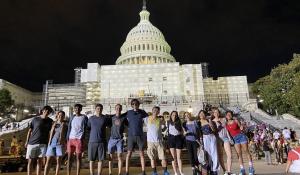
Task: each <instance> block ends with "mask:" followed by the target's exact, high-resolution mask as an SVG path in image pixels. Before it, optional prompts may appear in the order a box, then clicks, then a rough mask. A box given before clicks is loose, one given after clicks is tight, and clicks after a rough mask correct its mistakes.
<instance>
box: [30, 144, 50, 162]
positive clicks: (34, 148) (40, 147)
mask: <svg viewBox="0 0 300 175" xmlns="http://www.w3.org/2000/svg"><path fill="white" fill-rule="evenodd" d="M46 151H47V145H46V144H33V145H27V152H26V159H36V158H43V157H45V156H46Z"/></svg>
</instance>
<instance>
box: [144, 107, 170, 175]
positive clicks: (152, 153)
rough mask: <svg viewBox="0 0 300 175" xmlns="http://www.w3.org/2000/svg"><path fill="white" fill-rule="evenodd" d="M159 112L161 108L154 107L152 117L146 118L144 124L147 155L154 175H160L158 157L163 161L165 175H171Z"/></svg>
mask: <svg viewBox="0 0 300 175" xmlns="http://www.w3.org/2000/svg"><path fill="white" fill-rule="evenodd" d="M159 112H160V108H159V107H158V106H154V107H153V108H152V116H149V117H146V118H144V123H145V125H146V127H147V145H148V148H147V154H148V157H149V158H150V160H151V167H152V169H153V173H152V175H158V173H157V170H156V159H157V157H158V158H159V160H161V166H162V167H163V169H164V173H163V175H169V174H170V173H169V172H168V171H167V161H166V156H165V150H164V146H163V136H162V125H163V121H162V120H161V119H160V118H159V117H158V115H159Z"/></svg>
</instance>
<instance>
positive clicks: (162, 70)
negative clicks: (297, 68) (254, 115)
mask: <svg viewBox="0 0 300 175" xmlns="http://www.w3.org/2000/svg"><path fill="white" fill-rule="evenodd" d="M139 15H140V22H139V23H138V24H137V25H136V26H135V27H134V28H133V29H131V30H130V32H129V33H128V35H127V37H126V40H125V42H124V43H123V45H122V46H121V49H120V51H121V55H120V56H119V58H117V59H116V64H115V65H100V64H99V63H87V68H86V69H82V68H76V69H75V83H72V84H47V85H46V86H45V91H44V92H45V103H47V104H49V105H51V106H53V107H55V108H56V109H59V108H60V109H61V108H63V107H68V106H72V105H73V104H74V103H82V104H83V105H84V106H86V109H93V105H94V104H95V103H102V104H103V105H104V111H105V112H106V113H112V112H114V104H116V103H120V104H123V106H124V110H126V109H128V108H130V105H129V102H130V100H131V99H133V98H138V99H140V100H141V102H142V106H141V107H142V108H144V109H146V110H147V111H151V108H152V107H153V106H154V105H159V106H160V107H161V108H162V110H161V111H162V112H164V111H168V112H170V111H171V110H178V111H187V110H188V111H190V112H193V113H197V112H198V111H199V110H200V109H202V108H203V105H204V104H207V103H209V104H212V105H219V104H223V105H229V106H236V105H238V106H242V105H244V104H246V103H247V102H248V101H249V91H248V84H247V77H246V76H230V77H219V78H217V79H212V78H209V77H208V73H207V72H208V70H207V65H208V64H207V63H202V64H201V63H199V64H182V65H181V64H180V63H179V62H177V61H176V59H175V58H174V57H173V56H172V55H171V47H170V45H169V44H168V43H167V41H166V40H165V38H164V35H163V34H162V32H161V31H160V30H159V29H158V28H156V27H155V26H154V25H153V24H152V23H151V22H150V20H149V16H150V13H149V12H148V11H147V9H146V6H145V4H144V6H143V9H142V11H141V12H140V14H139ZM99 61H100V60H99Z"/></svg>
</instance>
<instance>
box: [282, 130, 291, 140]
mask: <svg viewBox="0 0 300 175" xmlns="http://www.w3.org/2000/svg"><path fill="white" fill-rule="evenodd" d="M282 135H283V137H284V138H285V139H290V138H291V132H290V130H289V129H284V130H283V131H282Z"/></svg>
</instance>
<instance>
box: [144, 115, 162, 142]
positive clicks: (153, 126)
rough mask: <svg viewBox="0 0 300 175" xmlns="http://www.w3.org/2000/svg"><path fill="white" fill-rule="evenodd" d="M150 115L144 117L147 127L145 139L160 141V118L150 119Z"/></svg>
mask: <svg viewBox="0 0 300 175" xmlns="http://www.w3.org/2000/svg"><path fill="white" fill-rule="evenodd" d="M150 120H151V117H146V118H144V123H145V125H146V127H147V141H148V142H161V141H162V129H161V120H160V119H159V118H156V119H155V120H153V121H150Z"/></svg>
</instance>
